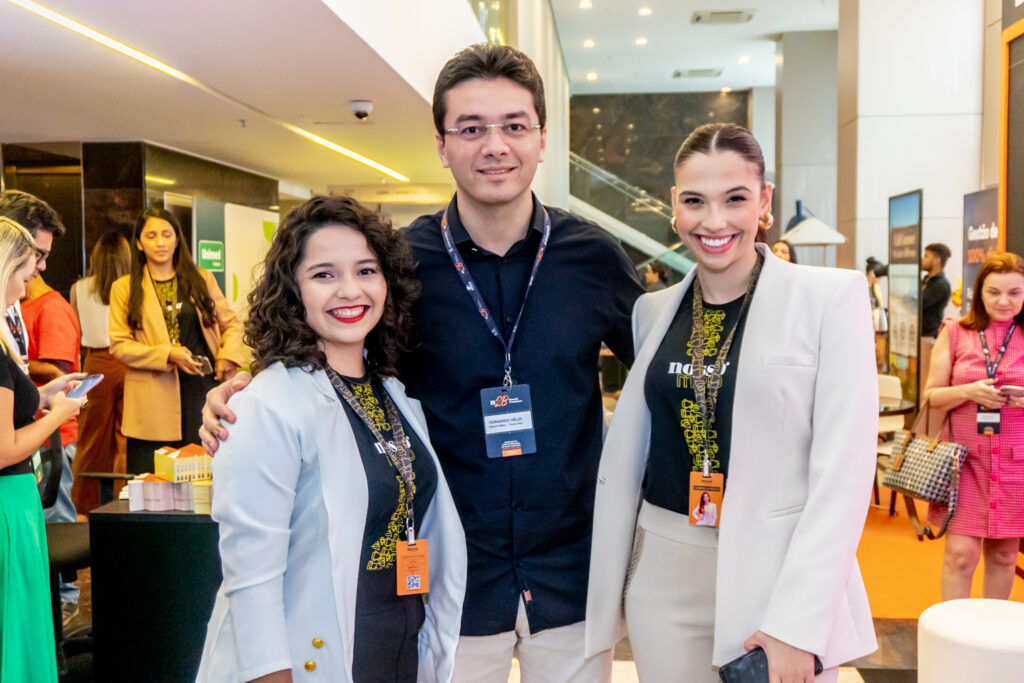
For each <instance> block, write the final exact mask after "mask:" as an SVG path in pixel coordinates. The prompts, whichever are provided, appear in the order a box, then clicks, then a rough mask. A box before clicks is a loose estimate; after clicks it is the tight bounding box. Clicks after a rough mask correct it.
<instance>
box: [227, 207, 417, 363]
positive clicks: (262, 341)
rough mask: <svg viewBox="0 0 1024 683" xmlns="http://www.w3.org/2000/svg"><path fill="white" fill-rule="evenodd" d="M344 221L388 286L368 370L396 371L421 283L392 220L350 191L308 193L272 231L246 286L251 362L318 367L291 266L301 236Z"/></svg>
mask: <svg viewBox="0 0 1024 683" xmlns="http://www.w3.org/2000/svg"><path fill="white" fill-rule="evenodd" d="M329 225H343V226H345V227H349V228H352V229H354V230H356V231H358V232H359V233H361V234H362V235H363V236H364V237H365V238H366V242H367V244H368V245H369V247H370V250H371V251H373V253H374V254H375V255H376V256H377V259H378V260H379V261H380V267H381V272H382V273H383V274H384V280H385V282H387V287H388V294H387V300H386V301H385V303H384V313H383V315H382V316H381V319H380V322H378V323H377V325H376V326H375V327H374V328H373V330H371V331H370V333H369V334H368V335H367V336H366V361H367V362H366V367H367V371H368V372H369V374H370V375H371V376H374V377H381V376H396V375H397V366H398V356H399V354H401V353H403V352H405V351H407V350H408V349H409V347H410V338H411V331H412V309H413V305H414V304H415V303H416V299H417V298H418V297H419V293H420V284H419V281H417V280H416V278H415V275H414V270H415V263H414V262H413V259H412V253H411V252H410V251H409V247H408V246H407V245H406V244H405V241H404V240H403V239H402V237H401V236H400V235H399V234H398V232H397V231H395V230H393V229H392V228H391V222H390V221H388V220H387V219H386V218H384V217H383V216H381V215H380V214H378V213H376V212H374V211H371V210H370V209H368V208H366V207H365V206H363V205H362V204H360V203H359V202H357V201H356V200H354V199H352V198H351V197H344V196H339V197H313V198H312V199H310V200H309V201H307V202H306V203H305V204H302V205H301V206H299V207H296V208H295V209H293V210H292V211H291V212H290V213H289V214H288V215H287V216H286V217H285V219H284V220H283V221H281V225H280V227H279V228H278V230H277V232H276V233H275V234H274V241H273V242H272V243H271V245H270V249H269V250H268V251H267V256H266V258H265V259H264V260H263V264H262V272H261V273H260V274H259V276H258V279H257V281H256V286H255V287H254V288H253V290H252V291H251V292H250V293H249V319H248V320H247V321H246V323H245V343H246V344H248V345H249V346H250V347H252V349H253V356H254V358H255V360H254V362H253V370H254V371H255V372H259V371H260V370H264V369H266V368H267V367H268V366H270V365H271V364H273V363H276V362H278V361H280V362H281V363H283V364H284V365H285V367H301V366H311V367H312V368H315V369H317V370H322V369H323V368H325V367H326V366H327V358H326V357H325V356H324V353H323V351H322V350H321V349H320V347H319V345H318V343H317V342H318V341H319V337H318V336H317V334H316V332H314V331H313V328H311V327H310V326H309V323H307V322H306V317H305V307H304V306H303V303H302V296H301V295H300V294H299V283H298V281H297V280H296V279H295V271H296V269H297V268H298V266H299V263H300V262H301V261H302V258H303V256H304V252H305V249H306V243H307V242H308V241H309V238H310V236H311V235H312V234H313V233H314V232H316V231H317V230H319V229H320V228H323V227H326V226H329Z"/></svg>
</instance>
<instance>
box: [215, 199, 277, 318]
mask: <svg viewBox="0 0 1024 683" xmlns="http://www.w3.org/2000/svg"><path fill="white" fill-rule="evenodd" d="M277 220H278V214H277V213H276V212H275V211H264V210H263V209H254V208H252V207H249V206H240V205H238V204H225V205H224V252H225V253H224V285H225V287H224V296H226V297H227V299H228V302H230V304H231V306H232V308H234V309H235V312H236V313H238V317H240V318H241V319H242V320H245V319H246V318H247V317H248V312H249V299H248V297H249V290H250V289H252V283H253V270H254V269H256V268H258V267H259V266H260V264H262V263H263V257H264V256H265V255H266V253H267V249H268V248H269V247H270V241H271V240H272V239H273V237H274V231H275V230H276V229H277Z"/></svg>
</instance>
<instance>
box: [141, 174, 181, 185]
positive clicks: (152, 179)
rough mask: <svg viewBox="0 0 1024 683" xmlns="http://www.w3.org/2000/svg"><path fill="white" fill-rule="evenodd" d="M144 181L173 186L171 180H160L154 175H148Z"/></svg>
mask: <svg viewBox="0 0 1024 683" xmlns="http://www.w3.org/2000/svg"><path fill="white" fill-rule="evenodd" d="M146 180H148V181H149V182H151V183H160V184H161V185H173V184H174V181H173V180H171V179H170V178H160V177H157V176H155V175H148V176H146Z"/></svg>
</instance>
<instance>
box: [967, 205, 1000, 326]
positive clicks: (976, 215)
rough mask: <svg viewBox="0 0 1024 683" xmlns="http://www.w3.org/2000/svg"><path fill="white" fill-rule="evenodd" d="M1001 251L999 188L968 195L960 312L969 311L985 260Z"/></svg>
mask: <svg viewBox="0 0 1024 683" xmlns="http://www.w3.org/2000/svg"><path fill="white" fill-rule="evenodd" d="M997 251H999V188H998V187H992V188H989V189H987V190H982V191H981V192H972V193H970V194H965V195H964V272H963V290H962V292H963V294H962V295H961V302H960V313H961V314H962V315H967V311H968V310H970V308H971V296H972V295H973V294H974V280H975V278H977V277H978V271H979V270H980V269H981V264H982V263H984V262H985V259H987V258H988V257H989V256H990V255H992V254H994V253H996V252H997Z"/></svg>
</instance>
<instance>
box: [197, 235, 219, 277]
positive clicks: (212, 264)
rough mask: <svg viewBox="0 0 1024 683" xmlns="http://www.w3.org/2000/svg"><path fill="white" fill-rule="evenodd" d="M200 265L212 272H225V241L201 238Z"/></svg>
mask: <svg viewBox="0 0 1024 683" xmlns="http://www.w3.org/2000/svg"><path fill="white" fill-rule="evenodd" d="M198 261H199V267H200V268H205V269H206V270H208V271H210V272H211V273H223V272H224V243H223V242H218V241H216V240H199V259H198Z"/></svg>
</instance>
